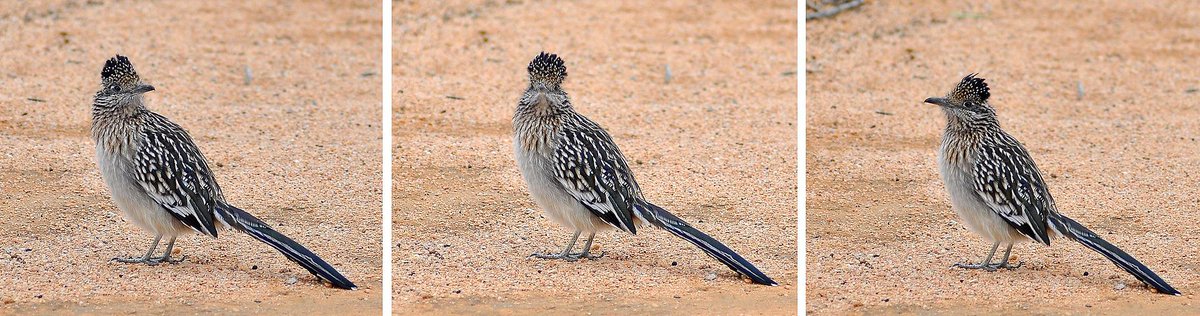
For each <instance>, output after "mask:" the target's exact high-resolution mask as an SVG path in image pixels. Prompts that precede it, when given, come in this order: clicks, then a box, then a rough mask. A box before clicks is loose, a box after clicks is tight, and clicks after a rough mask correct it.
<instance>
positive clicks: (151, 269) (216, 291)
mask: <svg viewBox="0 0 1200 316" xmlns="http://www.w3.org/2000/svg"><path fill="white" fill-rule="evenodd" d="M380 10H381V9H380V6H379V3H373V4H372V3H370V2H367V3H365V4H324V3H319V2H316V1H312V2H294V1H278V2H268V1H249V2H242V1H223V2H217V3H210V2H209V1H206V2H200V1H195V2H193V1H175V2H132V1H65V0H64V1H40V2H35V3H27V2H11V1H5V2H3V3H0V56H4V58H0V196H2V198H0V274H2V275H3V277H0V314H8V313H14V314H28V313H38V314H41V313H64V314H65V313H89V314H109V313H121V314H125V313H133V312H137V313H141V314H145V313H149V314H160V313H162V314H166V313H188V314H191V313H272V314H302V313H303V314H307V313H312V312H316V313H322V312H327V313H335V312H341V313H353V314H371V313H379V311H380V302H381V300H380V298H381V294H382V293H380V290H379V287H380V286H381V282H382V277H381V276H380V272H381V271H380V270H381V269H380V268H381V266H382V258H381V255H380V253H381V251H380V250H381V249H380V245H379V240H380V238H381V233H380V227H381V225H380V222H379V221H380V218H381V214H380V207H381V206H380V204H381V202H380V199H379V197H380V195H381V181H380V179H381V177H382V172H381V170H380V169H381V168H380V166H381V162H380V155H379V151H380V148H379V144H380V133H381V131H380V128H379V118H380V117H381V113H380V108H379V101H378V100H379V98H380V97H379V96H380V91H379V87H380V86H381V82H380V80H381V78H382V76H381V75H380V74H379V69H380V68H381V67H380V65H381V64H380V49H381V43H380V40H379V39H380V29H381V27H380V25H381V21H380V19H381V14H380V13H379V12H380ZM117 53H120V54H123V55H126V56H129V57H130V58H131V60H132V61H133V63H134V65H135V66H136V67H137V69H138V71H139V72H140V74H141V76H142V78H143V80H145V81H146V82H148V83H150V84H152V85H154V86H155V87H156V88H157V90H156V91H154V92H151V93H149V94H148V95H147V99H148V104H149V107H150V108H151V109H152V110H154V111H157V112H158V113H161V114H163V115H165V116H167V117H169V118H171V119H173V120H174V121H175V122H177V123H179V124H181V125H182V126H183V127H184V128H186V129H188V130H189V132H190V133H191V135H192V136H193V138H194V139H195V140H196V142H197V144H198V145H199V147H200V148H201V150H202V151H203V152H204V153H205V154H206V156H207V157H208V159H209V162H210V163H211V165H212V167H213V169H214V172H215V173H216V177H217V180H218V181H219V182H220V184H221V186H222V187H223V189H224V192H225V195H226V197H227V198H228V200H229V201H230V202H232V203H234V204H236V205H239V206H240V207H242V208H244V209H246V210H247V211H250V212H251V213H254V214H256V215H257V216H258V217H260V218H262V219H263V220H265V221H266V222H268V223H270V224H272V225H274V226H275V227H276V228H277V229H278V230H279V231H281V232H283V233H285V234H287V235H289V236H291V237H293V238H294V239H296V240H297V241H299V242H301V243H303V244H304V245H306V246H308V247H309V248H310V249H312V250H313V251H314V252H316V253H317V254H320V255H321V256H322V257H323V258H324V259H326V260H327V261H329V262H330V263H331V264H333V265H334V266H335V267H337V268H338V269H339V270H340V271H342V272H343V273H345V274H346V275H347V276H348V277H349V278H350V279H352V280H353V281H355V282H356V283H357V284H358V285H359V286H360V290H358V291H343V290H336V289H332V288H327V287H326V286H323V285H321V284H319V283H317V281H316V278H315V277H313V276H311V275H310V274H309V273H308V272H307V271H305V270H304V269H303V268H301V267H299V266H296V265H295V264H293V263H292V262H290V261H288V260H287V259H285V258H284V257H283V256H281V255H279V254H278V253H276V252H275V250H273V249H271V248H269V247H268V246H266V245H264V244H262V243H259V242H257V241H255V240H253V239H252V238H250V237H248V236H244V235H242V234H239V233H234V232H233V231H226V232H222V235H220V239H215V240H214V239H211V238H207V237H203V236H199V235H192V236H188V237H183V238H181V239H180V240H179V242H178V244H177V245H176V249H177V250H179V253H178V254H177V255H186V256H187V259H186V260H185V261H184V262H183V263H180V264H176V265H159V266H146V265H131V264H120V263H115V262H111V261H109V259H111V258H113V257H125V256H134V255H141V254H142V253H143V251H144V250H145V247H147V246H148V245H149V243H150V241H151V238H152V237H153V236H150V234H149V233H147V232H144V231H141V230H140V229H139V228H136V227H135V226H134V225H133V224H131V223H129V222H127V221H125V220H124V219H123V218H122V216H121V215H120V213H119V212H120V211H119V210H117V209H116V207H115V206H114V205H113V203H112V201H111V199H110V197H109V195H108V189H107V188H106V187H105V185H104V183H103V181H102V180H101V178H100V175H99V172H98V170H97V168H96V166H95V158H94V157H95V149H94V148H95V147H94V146H95V145H94V144H93V142H92V140H91V139H90V137H89V128H90V125H91V114H90V110H91V109H90V107H91V101H92V96H93V94H94V93H95V91H96V89H97V88H98V87H99V80H100V75H99V72H100V69H101V68H102V66H103V65H104V61H105V60H106V59H108V58H110V57H112V56H113V55H114V54H117ZM247 72H249V73H250V80H249V81H248V82H247V80H246V73H247ZM160 249H161V248H160ZM290 278H295V279H296V282H288V280H289V279H290ZM289 283H291V284H289Z"/></svg>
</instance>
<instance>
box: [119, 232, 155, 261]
mask: <svg viewBox="0 0 1200 316" xmlns="http://www.w3.org/2000/svg"><path fill="white" fill-rule="evenodd" d="M160 240H162V235H161V234H160V235H158V236H155V237H154V243H152V244H150V250H149V251H146V255H145V256H142V257H141V258H137V257H129V258H113V260H116V261H117V262H121V263H145V264H148V265H155V264H158V262H157V261H154V260H151V258H150V257H151V256H153V255H154V249H156V248H158V241H160Z"/></svg>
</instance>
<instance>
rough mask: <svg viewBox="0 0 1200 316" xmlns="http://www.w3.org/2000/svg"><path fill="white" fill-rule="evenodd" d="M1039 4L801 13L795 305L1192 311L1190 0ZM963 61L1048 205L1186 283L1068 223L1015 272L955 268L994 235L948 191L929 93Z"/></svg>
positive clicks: (1194, 79)
mask: <svg viewBox="0 0 1200 316" xmlns="http://www.w3.org/2000/svg"><path fill="white" fill-rule="evenodd" d="M1046 2H1047V3H1043V4H1032V3H1028V2H1027V1H1004V2H1001V1H966V2H964V1H944V2H943V1H903V2H899V1H871V2H869V3H867V5H865V6H864V7H862V8H859V9H857V10H853V11H848V12H845V13H843V14H841V15H839V16H836V17H834V18H831V19H823V20H817V21H810V22H809V23H808V24H807V27H806V31H807V41H808V43H807V52H806V54H805V56H804V58H805V60H806V61H807V65H806V66H805V68H806V70H807V75H808V77H807V84H806V85H807V87H806V88H807V92H806V96H807V105H806V111H807V112H806V113H807V115H806V118H805V120H806V122H807V127H806V132H807V144H806V149H807V170H806V173H807V192H806V197H807V204H808V205H807V210H806V211H807V232H806V236H805V240H806V248H807V249H806V260H807V266H806V271H805V274H806V276H807V284H806V289H807V293H806V295H805V298H806V299H807V306H806V307H805V310H806V311H807V312H808V313H812V314H880V313H909V314H912V313H917V314H961V313H989V314H991V313H1008V314H1029V313H1034V314H1043V313H1045V314H1093V313H1098V314H1129V313H1131V312H1134V311H1137V312H1139V313H1143V314H1145V313H1154V314H1195V313H1197V312H1198V311H1200V300H1197V297H1196V294H1197V292H1200V278H1198V277H1197V276H1198V275H1200V274H1198V273H1200V269H1198V268H1197V265H1196V261H1197V259H1200V258H1198V257H1197V249H1198V247H1197V245H1198V244H1197V243H1198V242H1200V240H1198V238H1197V237H1196V234H1195V233H1196V223H1197V222H1200V213H1197V212H1196V211H1195V210H1196V208H1197V205H1198V204H1200V198H1198V196H1200V187H1198V186H1197V185H1196V183H1197V180H1198V178H1197V177H1200V155H1197V153H1198V152H1200V141H1197V134H1198V133H1200V107H1197V103H1196V101H1195V100H1196V98H1197V97H1200V91H1198V90H1197V89H1198V88H1200V68H1197V67H1196V66H1197V63H1196V56H1197V52H1198V51H1200V10H1196V9H1195V8H1196V7H1197V3H1195V2H1194V1H1193V2H1191V3H1184V2H1179V1H1149V2H1132V1H1089V2H1085V3H1056V2H1049V1H1046ZM971 72H979V73H981V74H980V77H983V78H986V79H987V80H988V82H989V83H990V84H989V85H990V87H991V92H992V98H991V101H992V102H991V104H992V105H993V106H995V108H996V111H997V112H998V115H999V119H1000V124H1001V126H1003V127H1004V128H1005V129H1007V130H1008V131H1009V132H1010V133H1011V134H1013V135H1014V136H1015V137H1017V138H1018V139H1020V140H1021V141H1023V142H1024V143H1025V145H1026V147H1027V148H1028V149H1029V150H1030V152H1031V154H1032V155H1033V158H1034V159H1035V160H1036V161H1037V162H1038V165H1039V167H1040V168H1041V169H1042V171H1043V172H1044V173H1045V174H1046V175H1047V179H1046V180H1047V182H1048V185H1049V186H1050V190H1051V192H1052V193H1053V194H1054V198H1055V200H1056V201H1057V203H1058V208H1059V210H1060V211H1061V212H1062V213H1063V214H1066V215H1068V216H1071V217H1073V218H1075V219H1076V220H1078V221H1080V222H1082V223H1084V224H1085V225H1087V226H1089V227H1090V228H1091V229H1092V230H1095V231H1096V232H1097V233H1099V234H1101V235H1102V236H1103V237H1104V238H1105V239H1107V240H1109V241H1111V242H1113V243H1114V244H1116V245H1119V246H1120V247H1121V248H1123V249H1124V250H1126V251H1128V252H1129V253H1131V254H1133V255H1134V256H1135V257H1137V258H1138V259H1140V260H1141V261H1142V262H1143V263H1145V264H1146V265H1147V266H1149V267H1151V268H1152V269H1154V270H1155V271H1157V272H1158V273H1159V274H1160V275H1161V276H1162V277H1163V278H1164V279H1166V280H1167V281H1169V282H1170V283H1171V284H1172V285H1174V286H1175V287H1176V288H1178V289H1179V290H1180V291H1182V292H1183V293H1184V295H1183V296H1181V297H1169V296H1165V295H1159V294H1154V293H1151V292H1150V291H1149V290H1148V289H1147V288H1146V287H1145V286H1144V285H1142V284H1141V283H1140V282H1138V281H1137V280H1136V279H1134V278H1133V277H1132V276H1130V275H1128V274H1126V273H1125V272H1124V271H1122V270H1120V269H1119V268H1117V267H1116V266H1114V265H1113V264H1111V263H1109V262H1108V261H1107V260H1105V259H1104V258H1103V257H1102V256H1100V255H1099V254H1097V253H1094V252H1092V251H1090V250H1087V249H1086V248H1084V247H1083V246H1081V245H1079V244H1077V243H1074V242H1071V241H1067V240H1058V241H1056V242H1054V243H1053V246H1050V247H1046V246H1042V245H1036V244H1024V245H1018V246H1017V247H1015V248H1014V249H1013V251H1014V253H1015V255H1016V256H1017V258H1016V259H1015V260H1018V261H1024V262H1025V266H1024V267H1022V268H1020V269H1018V270H1015V271H999V272H994V273H988V272H982V271H967V270H962V269H951V268H949V267H950V265H951V264H953V263H955V262H961V261H973V262H974V261H979V260H980V259H981V257H982V256H983V255H984V252H986V251H987V249H986V248H987V245H986V244H985V242H984V241H983V240H982V239H981V238H979V237H976V236H975V235H973V234H972V233H971V232H969V231H967V230H966V229H965V228H964V227H963V226H962V225H961V224H959V223H958V219H957V216H955V215H954V213H953V211H952V210H951V209H950V205H949V201H948V197H947V194H946V192H945V189H944V188H943V186H942V181H941V180H940V177H939V176H938V173H937V169H936V156H935V155H936V148H937V147H938V146H939V141H940V138H941V132H942V129H943V128H944V126H945V116H944V115H943V114H942V113H941V111H940V110H939V109H938V108H937V107H936V106H933V105H929V104H923V103H922V100H924V99H925V98H927V97H931V96H941V95H944V94H945V93H946V91H948V90H949V89H950V88H951V87H953V85H954V84H955V83H957V82H958V80H959V79H961V78H962V76H964V75H966V74H968V73H971ZM1123 286H1124V287H1123Z"/></svg>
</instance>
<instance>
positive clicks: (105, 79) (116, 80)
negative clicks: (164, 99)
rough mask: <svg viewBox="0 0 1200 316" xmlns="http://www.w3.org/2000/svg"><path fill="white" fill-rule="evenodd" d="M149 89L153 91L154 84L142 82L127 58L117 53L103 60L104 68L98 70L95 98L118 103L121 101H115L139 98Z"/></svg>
mask: <svg viewBox="0 0 1200 316" xmlns="http://www.w3.org/2000/svg"><path fill="white" fill-rule="evenodd" d="M150 91H154V86H151V85H148V84H145V83H142V80H141V78H139V77H138V74H137V71H135V70H134V69H133V64H131V63H129V58H126V57H125V56H121V55H117V56H115V57H113V58H110V59H108V61H106V62H104V69H103V70H100V91H98V92H97V93H96V100H97V101H101V100H104V101H110V102H104V103H106V104H113V105H118V104H120V103H123V102H116V101H122V100H131V99H134V98H140V97H141V95H142V94H143V93H146V92H150ZM97 103H100V102H97Z"/></svg>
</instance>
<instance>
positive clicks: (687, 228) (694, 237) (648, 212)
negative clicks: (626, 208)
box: [635, 203, 779, 286]
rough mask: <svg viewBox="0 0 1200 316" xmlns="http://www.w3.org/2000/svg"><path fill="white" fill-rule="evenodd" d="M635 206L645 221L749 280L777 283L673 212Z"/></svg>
mask: <svg viewBox="0 0 1200 316" xmlns="http://www.w3.org/2000/svg"><path fill="white" fill-rule="evenodd" d="M635 207H636V208H637V209H638V210H639V211H642V213H643V214H644V215H645V216H643V219H645V220H646V221H647V222H650V223H651V224H653V225H654V226H658V227H659V228H662V229H665V230H667V231H669V232H671V233H672V234H675V236H679V238H683V239H684V240H687V241H688V242H690V243H692V244H693V245H696V247H700V250H704V253H706V254H708V256H710V257H713V258H714V259H717V261H720V262H721V263H724V264H725V265H726V266H729V268H730V269H733V271H737V273H741V274H742V275H745V276H748V277H750V279H751V280H754V283H758V284H764V285H770V286H776V285H779V284H778V283H775V281H774V280H771V278H770V277H767V275H766V274H763V273H762V271H758V268H755V267H754V265H753V264H750V262H749V261H746V259H743V258H742V256H740V255H738V254H737V253H736V252H733V250H731V249H729V247H726V246H725V245H724V244H722V243H721V242H719V241H717V240H716V239H713V238H712V237H710V236H708V235H707V234H705V233H703V232H700V231H699V230H697V229H696V228H694V227H692V225H688V223H687V222H685V221H683V220H682V219H679V217H676V216H675V214H671V213H670V212H667V210H664V209H663V208H661V207H658V206H657V205H654V204H650V203H645V204H643V205H638V206H635Z"/></svg>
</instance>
